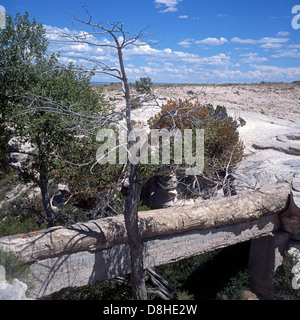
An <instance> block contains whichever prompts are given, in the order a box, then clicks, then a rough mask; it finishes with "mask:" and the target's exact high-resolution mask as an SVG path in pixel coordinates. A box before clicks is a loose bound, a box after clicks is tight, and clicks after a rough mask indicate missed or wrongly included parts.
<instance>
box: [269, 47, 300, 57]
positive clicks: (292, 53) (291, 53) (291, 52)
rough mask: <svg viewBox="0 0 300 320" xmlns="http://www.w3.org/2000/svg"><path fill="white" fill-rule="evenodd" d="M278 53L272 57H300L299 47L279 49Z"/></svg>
mask: <svg viewBox="0 0 300 320" xmlns="http://www.w3.org/2000/svg"><path fill="white" fill-rule="evenodd" d="M278 52H279V53H278V54H274V55H272V56H271V57H272V58H300V52H299V51H298V50H297V49H284V50H278Z"/></svg>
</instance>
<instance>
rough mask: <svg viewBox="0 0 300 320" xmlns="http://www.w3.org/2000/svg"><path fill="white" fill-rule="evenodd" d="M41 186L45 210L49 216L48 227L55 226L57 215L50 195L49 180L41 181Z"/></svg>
mask: <svg viewBox="0 0 300 320" xmlns="http://www.w3.org/2000/svg"><path fill="white" fill-rule="evenodd" d="M39 187H40V189H41V193H42V202H43V206H44V210H45V213H46V216H47V223H48V227H53V226H54V224H55V220H56V217H55V213H54V211H53V210H52V208H51V203H50V196H49V192H48V182H47V181H40V182H39Z"/></svg>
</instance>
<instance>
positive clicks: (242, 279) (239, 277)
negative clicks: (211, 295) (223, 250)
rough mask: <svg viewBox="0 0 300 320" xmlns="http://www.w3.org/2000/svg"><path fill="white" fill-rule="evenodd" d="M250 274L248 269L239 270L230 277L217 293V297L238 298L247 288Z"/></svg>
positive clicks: (219, 298)
mask: <svg viewBox="0 0 300 320" xmlns="http://www.w3.org/2000/svg"><path fill="white" fill-rule="evenodd" d="M249 282H250V274H249V271H248V270H241V271H239V272H238V273H237V274H236V275H235V276H234V277H232V278H230V279H229V281H228V283H227V284H226V286H225V287H224V288H223V289H222V290H221V291H220V292H218V293H217V299H218V300H223V299H224V298H226V300H240V299H241V293H242V291H243V290H247V289H249V288H248V287H249Z"/></svg>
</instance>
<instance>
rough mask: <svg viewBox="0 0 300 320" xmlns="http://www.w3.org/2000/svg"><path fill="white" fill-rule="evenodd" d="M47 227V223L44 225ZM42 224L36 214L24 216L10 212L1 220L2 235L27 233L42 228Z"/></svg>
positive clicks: (0, 234)
mask: <svg viewBox="0 0 300 320" xmlns="http://www.w3.org/2000/svg"><path fill="white" fill-rule="evenodd" d="M44 227H46V225H44ZM41 228H42V226H41V224H39V223H38V222H37V219H36V217H34V216H25V217H23V218H21V217H19V218H16V216H15V215H14V214H12V213H8V214H7V215H6V217H5V219H3V220H2V221H1V222H0V237H5V236H9V235H14V234H20V233H27V232H32V231H35V230H40V229H41Z"/></svg>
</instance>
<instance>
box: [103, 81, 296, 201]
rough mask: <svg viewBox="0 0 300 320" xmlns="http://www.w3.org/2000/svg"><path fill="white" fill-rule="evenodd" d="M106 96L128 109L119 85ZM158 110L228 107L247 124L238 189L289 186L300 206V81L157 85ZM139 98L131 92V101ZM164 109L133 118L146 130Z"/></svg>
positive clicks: (144, 110)
mask: <svg viewBox="0 0 300 320" xmlns="http://www.w3.org/2000/svg"><path fill="white" fill-rule="evenodd" d="M104 88H105V89H104V90H105V91H104V92H105V96H106V98H107V99H108V100H110V101H111V103H113V104H115V106H116V107H117V108H118V109H122V107H124V99H122V96H123V93H122V91H121V90H120V89H121V88H120V86H116V85H114V86H106V87H104ZM154 93H155V95H156V97H157V101H158V103H159V105H160V106H161V105H163V104H164V103H166V101H167V99H170V98H173V99H179V98H181V99H189V98H191V97H193V96H197V99H198V100H199V101H200V102H202V103H203V104H208V103H210V104H212V105H213V106H214V107H216V106H217V105H222V106H225V107H226V108H227V110H228V113H229V114H230V115H232V116H233V117H234V118H236V119H237V118H239V117H242V118H243V119H244V120H245V121H246V125H245V126H243V127H241V128H240V129H239V130H240V136H241V138H242V140H243V141H244V143H245V155H244V160H243V162H242V163H241V164H240V165H239V167H238V168H237V172H236V188H237V190H238V191H239V190H245V189H249V188H250V189H255V188H258V187H261V186H263V185H266V184H269V183H275V182H277V181H278V180H284V181H288V182H289V183H290V184H291V187H292V189H293V192H294V195H295V199H298V200H297V201H298V202H299V206H300V82H294V83H260V84H224V85H161V86H154ZM137 96H138V94H137V93H136V92H135V91H134V90H133V97H137ZM160 106H157V105H155V103H154V102H153V101H146V102H143V103H142V104H141V106H140V107H139V108H137V109H134V110H133V116H132V118H133V119H134V120H135V121H136V122H138V123H140V125H146V122H147V119H149V118H150V117H152V116H153V115H155V114H156V113H158V112H160V110H161V108H160Z"/></svg>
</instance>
